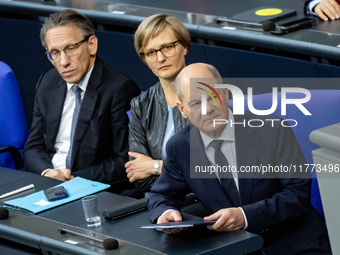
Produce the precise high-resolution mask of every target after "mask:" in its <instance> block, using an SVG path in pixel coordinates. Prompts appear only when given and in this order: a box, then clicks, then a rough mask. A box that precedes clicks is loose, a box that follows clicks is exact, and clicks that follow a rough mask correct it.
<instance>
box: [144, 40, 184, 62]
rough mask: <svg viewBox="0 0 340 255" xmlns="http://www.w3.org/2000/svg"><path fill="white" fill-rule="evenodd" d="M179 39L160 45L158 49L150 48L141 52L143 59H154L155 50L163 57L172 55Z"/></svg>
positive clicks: (155, 55)
mask: <svg viewBox="0 0 340 255" xmlns="http://www.w3.org/2000/svg"><path fill="white" fill-rule="evenodd" d="M178 42H179V40H177V41H175V42H171V43H167V44H164V45H162V47H160V48H159V49H158V50H156V49H151V50H148V51H147V52H141V53H140V54H141V56H142V57H144V58H145V60H149V61H155V60H156V57H157V52H158V51H160V52H162V54H163V55H164V56H165V57H173V56H174V55H175V47H176V44H177V43H178Z"/></svg>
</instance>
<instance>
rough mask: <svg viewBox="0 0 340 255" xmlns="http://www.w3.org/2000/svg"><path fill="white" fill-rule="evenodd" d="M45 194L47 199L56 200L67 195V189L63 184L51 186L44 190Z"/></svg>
mask: <svg viewBox="0 0 340 255" xmlns="http://www.w3.org/2000/svg"><path fill="white" fill-rule="evenodd" d="M44 193H45V196H46V198H47V200H48V201H50V202H52V201H56V200H59V199H63V198H66V197H68V194H67V191H66V190H65V188H64V186H57V187H52V188H48V189H45V190H44Z"/></svg>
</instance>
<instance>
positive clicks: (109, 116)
mask: <svg viewBox="0 0 340 255" xmlns="http://www.w3.org/2000/svg"><path fill="white" fill-rule="evenodd" d="M66 88H67V86H66V82H65V81H64V80H63V79H62V78H61V76H60V75H59V73H58V71H57V70H56V69H55V68H53V69H51V70H49V71H47V72H45V73H44V74H43V75H42V76H41V78H40V80H39V81H38V84H37V89H36V96H35V102H34V113H33V121H32V127H31V129H30V133H29V137H28V140H27V142H26V145H25V149H24V163H25V169H26V170H27V171H30V172H35V173H38V174H41V173H42V171H44V170H45V169H47V168H53V165H52V162H51V159H52V157H53V155H54V154H55V153H56V150H55V148H54V144H55V139H56V136H57V134H58V130H59V125H60V119H61V114H62V111H63V106H64V100H65V95H66ZM139 94H140V89H139V88H138V86H137V84H136V83H135V82H134V81H133V80H131V79H130V78H129V77H128V76H126V75H125V74H123V73H122V72H120V71H118V70H116V69H114V68H112V67H110V66H109V65H107V64H106V63H105V62H104V61H102V60H101V59H100V58H98V57H97V58H96V61H95V64H94V68H93V71H92V74H91V77H90V79H89V83H88V86H87V89H86V92H85V95H84V99H83V101H82V105H81V109H80V112H79V116H78V121H77V126H76V131H75V136H74V145H73V152H72V158H71V169H72V174H73V175H75V176H81V177H84V178H87V179H90V180H96V181H101V182H106V183H109V182H112V181H115V180H117V179H121V178H124V177H126V173H125V167H124V164H125V163H126V162H127V160H128V155H127V153H128V117H127V114H126V112H127V111H128V110H129V109H130V101H131V99H132V98H134V97H135V96H137V95H139Z"/></svg>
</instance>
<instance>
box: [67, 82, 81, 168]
mask: <svg viewBox="0 0 340 255" xmlns="http://www.w3.org/2000/svg"><path fill="white" fill-rule="evenodd" d="M72 90H73V93H74V95H75V100H76V106H75V107H74V112H73V117H72V126H71V136H70V149H69V150H68V153H67V157H66V168H67V169H71V158H72V148H73V139H74V132H75V130H76V126H77V119H78V115H79V110H80V106H81V91H82V90H81V88H79V86H78V85H73V86H72Z"/></svg>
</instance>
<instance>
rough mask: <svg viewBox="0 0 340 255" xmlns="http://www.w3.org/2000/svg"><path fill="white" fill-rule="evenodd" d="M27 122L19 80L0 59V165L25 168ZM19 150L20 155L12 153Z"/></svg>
mask: <svg viewBox="0 0 340 255" xmlns="http://www.w3.org/2000/svg"><path fill="white" fill-rule="evenodd" d="M27 133H28V132H27V124H26V118H25V113H24V108H23V104H22V101H21V95H20V91H19V87H18V83H17V80H16V78H15V76H14V73H13V71H12V69H11V68H10V67H9V66H8V65H7V64H5V63H3V62H1V61H0V152H2V153H0V166H1V167H8V168H12V169H21V168H23V164H22V159H21V153H22V150H23V148H24V145H25V142H26V139H27ZM17 150H19V153H20V155H19V156H20V157H17V158H16V162H15V161H14V159H13V157H12V155H13V156H14V157H15V155H16V156H18V154H15V153H16V152H17Z"/></svg>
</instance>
